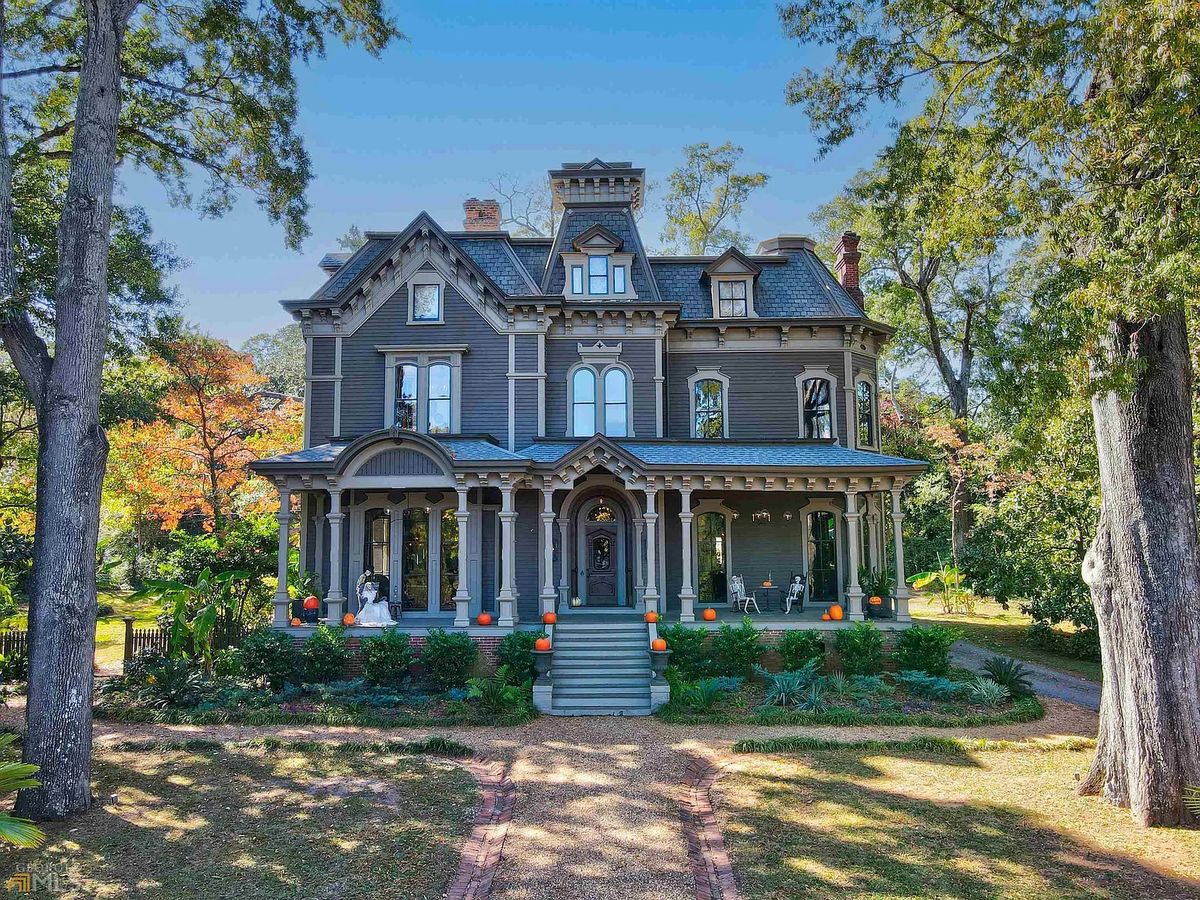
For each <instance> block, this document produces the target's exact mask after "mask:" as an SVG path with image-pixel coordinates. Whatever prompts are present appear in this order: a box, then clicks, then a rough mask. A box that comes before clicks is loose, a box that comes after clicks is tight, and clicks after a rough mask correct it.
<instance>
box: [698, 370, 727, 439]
mask: <svg viewBox="0 0 1200 900" xmlns="http://www.w3.org/2000/svg"><path fill="white" fill-rule="evenodd" d="M694 390H695V402H696V421H695V430H696V437H698V438H719V437H724V436H725V391H724V385H722V384H721V382H719V381H717V380H716V379H714V378H704V379H701V380H700V381H697V382H696V387H695V389H694Z"/></svg>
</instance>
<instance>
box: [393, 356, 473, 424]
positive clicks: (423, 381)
mask: <svg viewBox="0 0 1200 900" xmlns="http://www.w3.org/2000/svg"><path fill="white" fill-rule="evenodd" d="M375 349H376V350H377V351H379V352H381V353H383V354H384V373H385V374H384V389H383V427H384V428H395V427H396V387H397V385H396V378H397V369H399V367H400V366H403V365H413V366H416V367H417V422H416V425H417V427H416V429H415V430H416V431H417V432H418V433H419V434H428V433H429V368H430V366H435V365H437V364H439V363H444V364H446V365H448V366H450V431H449V432H437V433H438V434H461V433H462V382H463V379H462V357H463V354H464V353H465V352H466V347H461V346H460V347H441V348H438V347H430V348H428V349H425V348H416V347H403V348H401V347H376V348H375Z"/></svg>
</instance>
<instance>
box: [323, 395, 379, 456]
mask: <svg viewBox="0 0 1200 900" xmlns="http://www.w3.org/2000/svg"><path fill="white" fill-rule="evenodd" d="M308 389H309V393H310V399H309V414H308V427H309V431H308V434H309V443H310V444H311V445H313V446H316V445H317V444H326V443H328V442H329V439H330V438H331V437H332V436H333V384H332V383H331V382H328V381H317V382H314V383H313V384H310V385H309V386H308ZM380 402H381V403H382V401H380Z"/></svg>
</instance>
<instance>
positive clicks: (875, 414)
mask: <svg viewBox="0 0 1200 900" xmlns="http://www.w3.org/2000/svg"><path fill="white" fill-rule="evenodd" d="M860 384H866V385H868V386H869V387H870V388H871V406H872V407H873V409H872V410H871V425H872V427H871V431H872V432H873V434H872V435H871V437H872V438H873V442H872V443H870V444H866V445H863V444H859V442H858V437H859V418H858V417H859V409H858V386H859V385H860ZM879 440H880V437H879V385H878V384H877V383H876V382H875V379H874V378H873V377H871V375H869V374H868V373H866V372H859V373H858V375H856V376H855V377H854V446H855V447H857V448H863V447H865V449H867V450H878V449H879Z"/></svg>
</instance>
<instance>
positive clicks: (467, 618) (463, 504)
mask: <svg viewBox="0 0 1200 900" xmlns="http://www.w3.org/2000/svg"><path fill="white" fill-rule="evenodd" d="M457 490H458V509H456V510H455V511H454V518H455V520H456V521H457V522H458V584H457V585H456V586H455V588H454V627H455V628H466V627H467V626H468V625H470V624H471V588H470V585H469V582H470V566H469V565H468V562H467V561H468V559H469V558H470V555H469V553H468V551H467V548H468V538H467V531H468V526H469V525H470V522H471V511H470V510H469V509H468V508H467V486H466V485H465V484H463V483H461V482H460V483H459V485H458V488H457Z"/></svg>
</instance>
